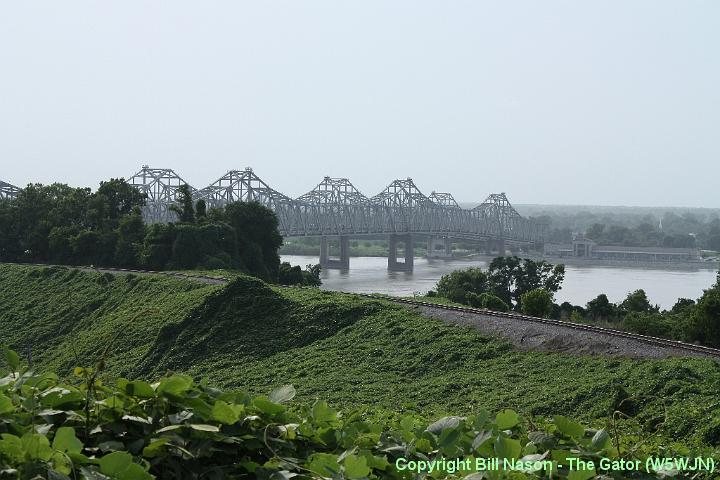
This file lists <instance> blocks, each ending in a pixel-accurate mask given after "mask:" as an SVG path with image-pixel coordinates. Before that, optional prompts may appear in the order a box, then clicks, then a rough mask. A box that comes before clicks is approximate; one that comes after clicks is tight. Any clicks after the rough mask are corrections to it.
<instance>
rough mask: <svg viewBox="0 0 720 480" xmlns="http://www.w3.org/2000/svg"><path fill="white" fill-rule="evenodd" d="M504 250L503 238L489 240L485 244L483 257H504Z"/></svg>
mask: <svg viewBox="0 0 720 480" xmlns="http://www.w3.org/2000/svg"><path fill="white" fill-rule="evenodd" d="M506 248H507V246H506V245H505V239H504V238H489V239H487V241H486V242H485V255H497V256H499V257H504V256H505V252H506Z"/></svg>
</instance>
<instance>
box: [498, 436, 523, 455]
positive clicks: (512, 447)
mask: <svg viewBox="0 0 720 480" xmlns="http://www.w3.org/2000/svg"><path fill="white" fill-rule="evenodd" d="M494 449H495V454H496V455H497V456H498V458H507V459H512V458H518V457H519V456H520V451H521V450H522V448H521V447H520V440H515V439H514V438H508V437H506V436H505V435H500V436H498V437H497V438H496V439H495V445H494Z"/></svg>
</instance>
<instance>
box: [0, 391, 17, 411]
mask: <svg viewBox="0 0 720 480" xmlns="http://www.w3.org/2000/svg"><path fill="white" fill-rule="evenodd" d="M14 411H15V405H13V403H12V400H10V399H9V398H8V397H6V396H5V395H3V394H1V393H0V415H2V414H4V413H12V412H14Z"/></svg>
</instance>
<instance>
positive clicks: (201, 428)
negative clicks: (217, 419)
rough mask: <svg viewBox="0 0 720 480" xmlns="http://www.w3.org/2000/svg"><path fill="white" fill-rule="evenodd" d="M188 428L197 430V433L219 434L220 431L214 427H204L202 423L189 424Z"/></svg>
mask: <svg viewBox="0 0 720 480" xmlns="http://www.w3.org/2000/svg"><path fill="white" fill-rule="evenodd" d="M187 426H188V427H190V428H192V429H193V430H197V431H199V432H219V431H220V429H219V428H218V427H216V426H215V425H204V424H202V423H191V424H190V425H187Z"/></svg>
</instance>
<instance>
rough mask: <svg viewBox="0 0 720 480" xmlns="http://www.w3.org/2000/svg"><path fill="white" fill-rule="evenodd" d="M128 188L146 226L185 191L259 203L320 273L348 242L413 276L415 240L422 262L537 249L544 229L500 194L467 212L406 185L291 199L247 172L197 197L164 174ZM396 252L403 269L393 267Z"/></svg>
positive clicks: (171, 216) (165, 216)
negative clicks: (314, 241) (473, 250)
mask: <svg viewBox="0 0 720 480" xmlns="http://www.w3.org/2000/svg"><path fill="white" fill-rule="evenodd" d="M128 183H130V184H131V185H133V186H135V187H136V188H137V189H139V190H140V191H141V192H143V193H145V194H146V196H147V204H146V206H145V209H144V212H143V215H144V218H145V221H146V222H148V223H159V222H170V221H174V220H176V218H177V217H176V215H175V213H173V212H172V209H171V208H170V207H171V206H172V205H176V204H177V201H178V189H179V188H180V186H182V185H188V186H189V188H190V191H191V192H192V195H193V199H194V200H199V199H203V200H204V201H205V202H206V204H207V206H208V208H213V207H221V206H223V205H226V204H228V203H231V202H258V203H260V204H262V205H265V206H266V207H268V208H270V209H271V210H273V211H274V212H275V214H276V215H277V217H278V221H279V230H280V233H281V234H282V235H283V237H318V238H320V264H321V265H322V267H323V268H326V269H327V268H338V269H348V268H349V266H350V255H349V240H350V238H356V237H375V238H378V237H386V238H388V241H389V247H390V248H389V250H390V251H389V255H388V269H389V270H391V271H412V269H413V248H412V246H413V241H414V237H417V236H420V237H425V238H427V242H428V256H429V257H449V256H451V254H452V252H451V250H452V241H453V240H460V241H465V242H475V243H481V244H483V245H484V246H485V250H486V252H487V253H491V252H493V251H496V252H498V253H500V254H503V255H504V254H505V252H506V249H507V248H510V249H515V248H520V247H530V246H538V245H540V244H542V243H543V241H544V229H543V226H542V225H540V224H538V223H535V222H532V221H530V220H528V219H526V218H523V217H522V216H521V215H520V214H519V213H518V212H517V211H516V210H515V209H514V208H513V207H512V205H511V204H510V201H509V200H508V199H507V197H506V196H505V194H504V193H499V194H491V195H489V196H488V197H487V198H486V199H485V201H484V202H482V203H481V204H480V205H478V206H476V207H475V208H472V209H464V208H461V207H460V206H459V205H458V204H457V202H456V201H455V199H454V198H453V196H452V194H450V193H444V192H443V193H441V192H432V193H431V194H430V195H429V196H426V195H424V194H423V193H422V192H421V191H420V189H418V187H417V186H416V185H415V183H414V182H413V181H412V179H410V178H407V179H400V180H394V181H392V182H391V183H390V184H389V185H388V186H387V187H386V188H385V189H384V190H383V191H382V192H380V193H378V194H377V195H375V196H373V197H367V196H365V195H364V194H362V193H361V192H360V191H359V190H358V189H357V188H355V186H354V185H353V184H352V183H351V182H350V181H349V180H348V179H346V178H330V177H325V178H324V179H323V180H322V181H321V182H320V183H319V184H318V185H317V186H316V187H315V188H313V189H312V190H310V191H309V192H308V193H306V194H304V195H301V196H300V197H298V198H291V197H289V196H287V195H284V194H283V193H280V192H278V191H277V190H275V189H273V188H271V187H270V186H268V185H267V184H266V183H265V182H264V181H263V180H262V179H260V178H259V177H258V176H257V175H256V174H255V172H253V170H252V169H251V168H246V169H244V170H231V171H229V172H227V173H226V174H225V175H223V176H222V177H220V178H219V179H218V180H216V181H215V182H213V183H212V184H211V185H209V186H207V187H205V188H203V189H196V188H194V187H192V186H190V184H189V183H188V182H186V181H185V180H184V179H182V178H181V177H180V176H179V175H178V174H177V173H175V172H174V171H173V170H171V169H165V168H151V167H149V166H147V165H144V166H143V167H142V168H141V170H140V171H139V172H137V173H136V174H135V175H133V176H132V177H130V178H129V180H128ZM332 240H335V241H336V242H338V243H339V250H340V255H339V258H332V257H330V255H329V250H330V249H329V244H330V242H331V241H332ZM400 245H403V247H404V255H403V257H404V261H400V260H398V252H399V247H400Z"/></svg>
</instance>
